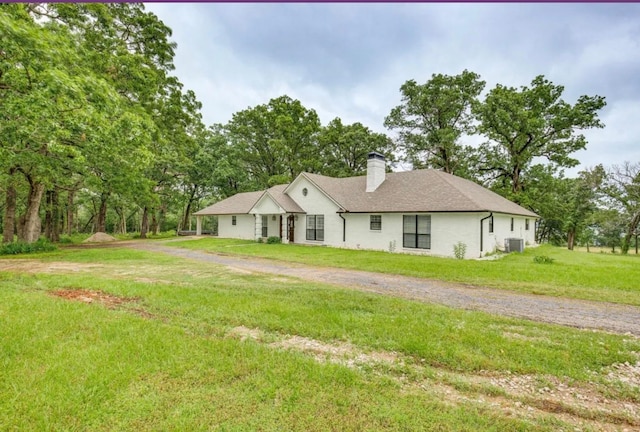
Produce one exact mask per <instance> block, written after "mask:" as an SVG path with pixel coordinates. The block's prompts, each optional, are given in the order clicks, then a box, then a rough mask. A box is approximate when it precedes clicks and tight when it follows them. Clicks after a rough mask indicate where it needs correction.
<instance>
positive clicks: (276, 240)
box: [267, 236, 282, 244]
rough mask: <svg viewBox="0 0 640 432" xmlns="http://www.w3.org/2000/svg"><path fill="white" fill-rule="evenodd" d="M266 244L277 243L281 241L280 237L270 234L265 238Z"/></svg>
mask: <svg viewBox="0 0 640 432" xmlns="http://www.w3.org/2000/svg"><path fill="white" fill-rule="evenodd" d="M267 243H268V244H278V243H282V239H281V238H280V237H276V236H271V237H269V238H268V239H267Z"/></svg>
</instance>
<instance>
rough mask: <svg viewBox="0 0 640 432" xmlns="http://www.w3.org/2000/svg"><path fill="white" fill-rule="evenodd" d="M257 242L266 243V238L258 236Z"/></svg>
mask: <svg viewBox="0 0 640 432" xmlns="http://www.w3.org/2000/svg"><path fill="white" fill-rule="evenodd" d="M256 243H264V240H263V239H262V237H258V238H257V239H256Z"/></svg>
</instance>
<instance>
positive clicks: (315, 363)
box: [0, 240, 640, 431]
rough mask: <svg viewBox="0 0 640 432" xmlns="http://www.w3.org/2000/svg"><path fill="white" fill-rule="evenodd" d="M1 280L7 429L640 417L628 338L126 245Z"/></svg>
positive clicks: (550, 422)
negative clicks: (252, 271) (228, 266)
mask: <svg viewBox="0 0 640 432" xmlns="http://www.w3.org/2000/svg"><path fill="white" fill-rule="evenodd" d="M207 242H209V240H207V241H201V242H192V244H194V245H195V244H199V246H202V245H204V244H207ZM213 243H215V244H216V247H221V248H222V247H224V244H228V245H234V243H233V242H226V243H225V242H222V241H217V242H213ZM213 243H210V244H213ZM236 246H238V247H236ZM256 246H257V248H256V249H255V250H256V251H259V250H260V248H267V247H272V245H269V246H267V245H256ZM254 247H255V246H253V245H247V246H239V245H237V244H236V245H234V246H233V247H232V248H229V249H233V250H234V251H239V250H241V249H242V250H247V251H251V250H252V248H254ZM297 249H301V250H302V249H310V248H297ZM265 250H266V249H265ZM280 250H285V249H284V246H278V247H276V248H274V249H270V251H271V253H273V252H274V251H276V252H277V254H280V252H278V251H280ZM292 250H296V248H293V249H292ZM314 252H322V253H328V252H327V250H326V249H324V248H315V249H314ZM329 252H332V251H329ZM340 252H342V251H340ZM547 252H548V253H551V252H552V250H549V251H546V250H545V253H547ZM302 256H304V255H302ZM384 256H387V257H388V256H389V255H388V254H386V255H384ZM329 257H330V254H329V255H327V259H329ZM558 257H561V255H558ZM616 258H620V257H616ZM525 261H527V262H530V261H531V256H529V257H528V258H527V259H526V260H525ZM525 261H523V264H522V265H523V266H524V262H525ZM558 261H560V258H559V259H558ZM429 262H430V263H431V262H432V261H429ZM502 262H505V263H506V262H508V261H502ZM515 262H516V263H517V262H518V261H517V260H516V261H515ZM453 264H463V263H460V262H458V261H452V264H451V265H453ZM480 264H492V263H490V262H486V263H480ZM555 265H556V264H554V265H552V266H551V268H554V267H553V266H555ZM0 286H1V288H0V328H1V329H2V331H0V365H1V366H2V373H0V430H98V431H101V430H136V431H147V430H148V431H155V430H233V431H244V430H251V431H253V430H263V431H280V430H295V431H325V430H341V431H343V430H344V431H356V430H440V431H505V430H508V431H529V430H535V431H557V430H575V429H576V428H578V429H580V430H584V431H586V430H594V431H600V430H618V429H620V430H622V429H623V428H631V429H632V428H638V427H640V422H639V421H638V418H639V417H638V415H637V414H638V413H639V412H640V386H639V385H638V384H637V383H636V384H634V381H633V379H635V378H634V377H635V375H634V373H635V372H634V371H635V369H634V368H635V367H636V366H634V365H636V364H637V362H638V353H639V352H640V340H638V339H637V338H633V337H630V336H628V337H625V336H619V335H611V334H606V333H600V332H592V331H580V330H575V329H569V328H563V327H558V326H552V325H545V324H538V323H532V322H527V321H521V320H517V319H509V318H501V317H497V316H492V315H488V314H485V313H480V312H470V311H461V310H454V309H449V308H446V307H442V306H436V305H429V304H423V303H418V302H412V301H408V300H403V299H399V298H389V297H385V296H380V295H373V294H367V293H362V292H358V291H352V290H342V289H338V288H335V287H330V286H325V285H322V284H311V283H307V282H302V281H299V280H295V279H291V278H287V277H274V276H268V275H256V274H248V273H246V272H240V271H237V270H232V269H226V268H223V267H219V266H214V265H203V264H202V263H194V262H190V261H188V260H182V259H179V258H175V257H168V256H165V255H162V254H154V253H149V252H142V251H136V250H130V249H121V248H117V247H116V248H100V249H69V250H60V251H58V252H52V253H48V254H44V255H36V256H22V257H17V258H10V259H8V258H0Z"/></svg>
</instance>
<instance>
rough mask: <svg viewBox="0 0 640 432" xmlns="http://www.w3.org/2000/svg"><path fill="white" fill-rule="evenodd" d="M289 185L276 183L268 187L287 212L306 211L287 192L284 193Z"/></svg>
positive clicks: (268, 190) (269, 191) (269, 192)
mask: <svg viewBox="0 0 640 432" xmlns="http://www.w3.org/2000/svg"><path fill="white" fill-rule="evenodd" d="M288 186H289V185H287V184H283V185H276V186H273V187H271V188H269V189H267V191H266V193H268V194H269V195H270V196H271V198H273V200H274V201H275V202H276V203H277V204H278V205H279V206H280V207H281V208H282V209H283V210H284V211H285V212H287V213H304V212H305V211H304V210H302V208H300V206H299V205H298V204H297V203H296V202H295V201H294V200H293V199H292V198H291V197H290V196H289V195H287V194H285V193H284V191H285V189H286V188H287V187H288Z"/></svg>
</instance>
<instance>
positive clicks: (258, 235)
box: [253, 214, 262, 240]
mask: <svg viewBox="0 0 640 432" xmlns="http://www.w3.org/2000/svg"><path fill="white" fill-rule="evenodd" d="M253 217H254V218H256V221H255V227H256V231H255V233H254V236H253V237H254V238H255V239H256V240H258V239H261V238H262V215H260V214H254V215H253Z"/></svg>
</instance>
